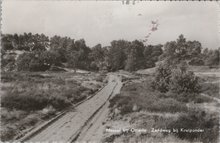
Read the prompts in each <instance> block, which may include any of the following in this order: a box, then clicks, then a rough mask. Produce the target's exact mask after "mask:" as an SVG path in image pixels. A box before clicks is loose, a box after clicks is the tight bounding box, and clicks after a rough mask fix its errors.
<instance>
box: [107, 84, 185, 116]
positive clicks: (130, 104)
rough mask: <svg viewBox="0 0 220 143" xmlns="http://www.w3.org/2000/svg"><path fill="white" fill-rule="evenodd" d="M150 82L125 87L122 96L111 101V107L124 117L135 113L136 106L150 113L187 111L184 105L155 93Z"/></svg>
mask: <svg viewBox="0 0 220 143" xmlns="http://www.w3.org/2000/svg"><path fill="white" fill-rule="evenodd" d="M148 82H149V81H147V82H145V83H133V84H130V85H127V86H124V87H123V88H122V91H121V94H119V95H117V96H114V98H112V99H111V100H110V107H112V108H119V109H120V110H121V112H120V113H121V114H122V115H124V114H127V113H131V112H133V110H134V106H137V108H138V110H144V111H150V112H170V113H176V112H186V111H187V107H186V105H185V104H184V103H180V102H179V101H177V100H175V99H173V98H168V97H166V96H165V95H164V94H162V93H159V92H155V91H153V90H152V89H151V87H150V84H149V83H148Z"/></svg>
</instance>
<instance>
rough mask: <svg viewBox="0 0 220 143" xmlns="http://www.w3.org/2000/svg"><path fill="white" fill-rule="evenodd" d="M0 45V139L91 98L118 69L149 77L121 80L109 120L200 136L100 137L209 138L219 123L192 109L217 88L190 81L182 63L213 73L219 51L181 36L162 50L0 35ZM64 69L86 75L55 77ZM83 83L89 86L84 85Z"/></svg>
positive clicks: (215, 94) (192, 78) (130, 43)
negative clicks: (150, 70)
mask: <svg viewBox="0 0 220 143" xmlns="http://www.w3.org/2000/svg"><path fill="white" fill-rule="evenodd" d="M1 40H2V48H1V69H2V71H1V81H2V84H3V86H2V89H1V92H2V93H1V94H2V96H1V105H2V107H1V118H2V122H1V124H2V125H1V126H2V127H3V128H2V129H1V140H2V141H6V140H11V139H14V138H15V137H20V136H22V135H23V134H24V133H26V132H28V131H29V129H30V127H32V126H33V125H36V124H38V123H40V122H42V121H44V120H45V119H48V118H51V117H53V116H55V115H56V114H57V113H59V112H61V111H63V110H64V109H67V108H68V107H70V106H72V105H74V104H76V103H78V102H80V101H82V100H83V99H86V98H87V97H89V96H91V95H93V94H94V92H95V91H97V89H99V88H100V87H101V86H103V83H104V82H105V80H104V78H105V75H101V74H100V73H101V72H102V73H103V72H116V71H119V70H126V71H128V72H131V73H133V74H135V71H137V70H140V69H147V68H153V67H156V71H155V73H154V75H150V76H143V75H142V76H140V75H136V76H137V77H138V78H143V79H144V81H143V79H142V81H143V82H141V83H136V82H133V81H132V80H131V82H127V81H129V80H130V79H129V78H128V77H124V80H123V82H124V87H123V88H122V91H121V93H120V94H119V95H117V96H114V97H113V98H112V99H111V100H110V109H111V111H112V112H111V114H112V115H111V118H112V119H115V120H117V119H120V120H121V119H125V120H126V121H125V122H129V124H130V125H131V126H133V125H135V126H134V127H137V128H138V127H141V128H146V129H151V128H163V129H165V128H166V129H167V128H170V129H172V128H175V129H180V128H186V129H187V128H200V129H203V130H204V131H205V132H202V133H191V134H189V133H186V132H179V133H173V134H167V133H163V134H157V135H155V134H152V133H148V134H144V135H140V136H138V137H137V136H135V135H134V134H126V135H124V134H122V135H117V136H114V135H112V136H109V137H107V138H106V139H105V140H106V141H109V142H112V141H117V137H122V138H123V141H124V142H128V141H131V142H132V140H129V139H133V138H134V137H135V138H136V141H143V139H144V140H147V141H156V142H159V141H162V139H164V138H166V139H167V141H171V142H175V141H176V142H178V141H180V140H184V141H202V142H216V141H217V137H218V133H219V131H218V130H219V128H218V127H219V118H218V117H217V116H216V114H215V113H211V112H210V113H209V112H207V111H205V110H204V109H201V108H195V106H194V105H195V104H197V103H201V104H202V103H209V102H213V99H212V98H209V96H208V97H207V96H202V95H201V93H205V94H208V95H210V96H211V97H217V98H219V87H218V85H217V83H209V82H207V81H209V80H210V78H207V79H205V78H201V77H197V76H196V75H195V74H194V73H193V71H189V70H188V66H206V67H208V69H210V68H218V67H219V52H220V49H203V48H202V45H201V43H200V42H199V41H187V40H186V39H185V38H184V36H183V35H180V36H179V38H178V39H177V40H176V41H171V42H167V43H165V44H164V45H161V44H159V45H145V44H144V43H143V42H142V41H141V40H134V41H126V40H114V41H112V42H111V44H110V46H105V47H102V45H101V44H97V45H96V46H94V47H89V46H87V45H86V42H85V40H83V39H80V40H75V39H72V38H70V37H60V36H53V37H51V38H49V37H48V36H45V35H44V34H41V35H39V34H32V33H28V34H27V33H24V34H22V35H18V34H14V35H12V34H3V35H2V39H1ZM65 69H72V70H74V71H76V70H77V69H81V70H87V71H90V72H91V74H79V73H74V72H71V73H70V72H63V71H65ZM54 70H56V71H54ZM58 70H59V72H58ZM60 70H63V71H62V72H61V71H60ZM95 72H97V74H95ZM98 72H99V73H98ZM127 78H128V79H127ZM88 80H91V81H96V82H90V83H89V82H87V83H86V84H85V82H86V81H88ZM89 84H92V85H89ZM89 87H90V88H89ZM191 103H193V104H191ZM194 103H195V104H194ZM116 111H117V112H116ZM128 117H129V119H127V118H128ZM21 119H22V120H21ZM119 142H120V141H119ZM145 142H146V141H145Z"/></svg>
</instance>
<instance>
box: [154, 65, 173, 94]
mask: <svg viewBox="0 0 220 143" xmlns="http://www.w3.org/2000/svg"><path fill="white" fill-rule="evenodd" d="M171 74H172V70H171V67H170V65H169V64H160V65H159V67H158V68H157V69H156V72H155V79H154V80H153V82H152V87H153V89H156V90H158V91H160V92H167V91H168V90H169V83H170V78H171Z"/></svg>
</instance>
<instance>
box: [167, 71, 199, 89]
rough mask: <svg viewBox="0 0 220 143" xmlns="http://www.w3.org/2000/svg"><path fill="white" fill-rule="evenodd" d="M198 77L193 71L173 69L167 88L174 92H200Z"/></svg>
mask: <svg viewBox="0 0 220 143" xmlns="http://www.w3.org/2000/svg"><path fill="white" fill-rule="evenodd" d="M200 88H201V87H200V85H199V80H198V77H196V76H195V75H194V73H193V72H188V71H185V72H184V71H181V70H179V69H176V70H173V72H172V76H171V78H170V84H169V89H170V90H171V91H172V92H174V93H200Z"/></svg>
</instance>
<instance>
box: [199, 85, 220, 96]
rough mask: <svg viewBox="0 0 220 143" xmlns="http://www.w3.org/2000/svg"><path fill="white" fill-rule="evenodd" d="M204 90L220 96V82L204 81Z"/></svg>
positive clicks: (206, 92)
mask: <svg viewBox="0 0 220 143" xmlns="http://www.w3.org/2000/svg"><path fill="white" fill-rule="evenodd" d="M202 92H203V93H205V94H208V95H209V96H212V97H216V98H220V95H219V83H203V84H202Z"/></svg>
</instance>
